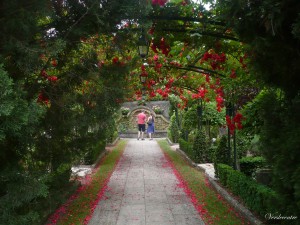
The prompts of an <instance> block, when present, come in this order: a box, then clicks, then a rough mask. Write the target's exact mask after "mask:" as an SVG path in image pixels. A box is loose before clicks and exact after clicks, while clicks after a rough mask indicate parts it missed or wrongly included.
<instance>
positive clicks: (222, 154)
mask: <svg viewBox="0 0 300 225" xmlns="http://www.w3.org/2000/svg"><path fill="white" fill-rule="evenodd" d="M213 162H214V168H215V175H216V177H218V176H219V172H218V167H217V164H219V163H223V164H227V165H231V160H230V158H229V154H228V148H227V137H226V135H223V136H222V137H221V139H220V142H219V144H218V146H217V148H216V149H215V152H214V157H213Z"/></svg>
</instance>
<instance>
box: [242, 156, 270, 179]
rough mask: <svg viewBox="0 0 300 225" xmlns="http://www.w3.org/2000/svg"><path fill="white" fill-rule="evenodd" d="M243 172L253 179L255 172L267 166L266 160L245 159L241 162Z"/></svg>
mask: <svg viewBox="0 0 300 225" xmlns="http://www.w3.org/2000/svg"><path fill="white" fill-rule="evenodd" d="M239 163H240V169H241V172H242V173H244V174H245V175H247V176H250V177H253V175H254V172H255V171H256V170H257V169H259V168H262V167H265V166H266V159H265V158H263V157H260V156H258V157H251V156H248V157H243V158H241V159H240V161H239Z"/></svg>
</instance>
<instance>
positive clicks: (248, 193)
mask: <svg viewBox="0 0 300 225" xmlns="http://www.w3.org/2000/svg"><path fill="white" fill-rule="evenodd" d="M217 167H218V171H219V179H220V182H221V183H222V184H223V185H224V186H226V187H228V188H229V189H230V191H231V192H232V193H233V194H235V195H237V196H239V197H240V198H241V199H242V201H243V202H244V203H245V204H246V206H247V207H249V209H251V210H253V211H255V212H256V213H258V214H259V215H260V216H261V217H262V218H265V215H266V214H267V213H271V214H275V213H277V212H281V211H280V210H281V208H280V207H281V206H280V204H279V203H280V197H279V195H278V194H277V193H276V192H275V191H273V190H272V189H270V188H268V187H266V186H263V185H261V184H258V183H256V182H255V181H254V180H252V179H249V177H247V176H246V175H244V174H243V173H241V172H239V171H237V170H234V169H232V168H231V167H230V166H228V165H225V164H218V165H217ZM291 224H292V223H291Z"/></svg>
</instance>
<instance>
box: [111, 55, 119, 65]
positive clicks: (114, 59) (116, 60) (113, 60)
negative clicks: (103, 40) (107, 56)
mask: <svg viewBox="0 0 300 225" xmlns="http://www.w3.org/2000/svg"><path fill="white" fill-rule="evenodd" d="M112 62H113V63H114V64H117V63H118V62H119V58H118V57H117V56H116V57H114V58H113V59H112Z"/></svg>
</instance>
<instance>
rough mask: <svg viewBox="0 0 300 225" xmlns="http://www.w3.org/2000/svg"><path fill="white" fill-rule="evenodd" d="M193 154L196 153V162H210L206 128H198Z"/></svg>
mask: <svg viewBox="0 0 300 225" xmlns="http://www.w3.org/2000/svg"><path fill="white" fill-rule="evenodd" d="M193 154H194V155H195V162H197V163H199V162H201V163H206V162H209V161H210V159H209V152H208V144H207V137H206V133H205V132H204V130H197V131H196V136H195V140H194V142H193Z"/></svg>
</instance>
